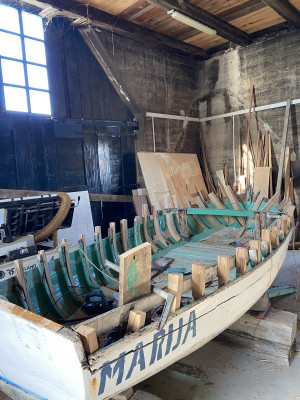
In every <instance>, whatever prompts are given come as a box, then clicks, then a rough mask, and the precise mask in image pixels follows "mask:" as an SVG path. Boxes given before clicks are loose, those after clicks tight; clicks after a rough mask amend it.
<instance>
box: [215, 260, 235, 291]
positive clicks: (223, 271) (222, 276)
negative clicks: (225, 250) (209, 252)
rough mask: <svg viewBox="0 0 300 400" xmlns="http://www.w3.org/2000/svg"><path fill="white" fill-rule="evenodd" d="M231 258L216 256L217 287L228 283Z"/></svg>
mask: <svg viewBox="0 0 300 400" xmlns="http://www.w3.org/2000/svg"><path fill="white" fill-rule="evenodd" d="M231 262H232V257H224V256H218V267H217V272H218V285H219V287H221V286H223V285H226V284H227V283H228V282H229V276H230V275H229V273H230V264H231Z"/></svg>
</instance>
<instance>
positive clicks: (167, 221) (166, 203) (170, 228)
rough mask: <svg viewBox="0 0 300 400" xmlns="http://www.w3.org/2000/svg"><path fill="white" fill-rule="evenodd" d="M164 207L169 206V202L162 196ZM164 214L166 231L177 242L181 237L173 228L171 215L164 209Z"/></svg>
mask: <svg viewBox="0 0 300 400" xmlns="http://www.w3.org/2000/svg"><path fill="white" fill-rule="evenodd" d="M164 208H169V203H168V200H167V199H166V198H164ZM164 214H165V218H166V223H167V226H168V231H169V232H170V234H171V236H172V237H173V238H174V239H175V240H176V242H179V241H180V239H181V238H180V235H179V234H178V233H177V231H176V229H175V226H174V221H173V215H172V214H171V213H166V212H165V211H164Z"/></svg>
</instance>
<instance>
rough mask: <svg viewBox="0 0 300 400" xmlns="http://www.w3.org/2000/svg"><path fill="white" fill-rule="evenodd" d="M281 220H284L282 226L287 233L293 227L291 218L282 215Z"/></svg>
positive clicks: (284, 232)
mask: <svg viewBox="0 0 300 400" xmlns="http://www.w3.org/2000/svg"><path fill="white" fill-rule="evenodd" d="M281 220H282V228H281V229H283V234H284V235H286V234H287V232H288V230H289V229H290V227H291V218H290V217H289V216H288V215H282V216H281Z"/></svg>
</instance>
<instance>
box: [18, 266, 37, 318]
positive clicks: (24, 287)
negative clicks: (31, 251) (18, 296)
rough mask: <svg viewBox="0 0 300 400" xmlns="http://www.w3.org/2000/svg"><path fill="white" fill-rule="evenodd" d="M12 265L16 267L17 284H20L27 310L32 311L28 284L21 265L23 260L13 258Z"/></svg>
mask: <svg viewBox="0 0 300 400" xmlns="http://www.w3.org/2000/svg"><path fill="white" fill-rule="evenodd" d="M14 266H15V268H16V275H17V280H18V284H19V285H20V287H21V288H22V290H23V293H24V297H25V300H26V303H27V307H28V310H29V311H32V312H35V311H34V308H33V305H32V302H31V298H30V295H29V290H28V286H27V279H26V276H25V271H24V267H23V260H15V261H14Z"/></svg>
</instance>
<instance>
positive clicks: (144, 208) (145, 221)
mask: <svg viewBox="0 0 300 400" xmlns="http://www.w3.org/2000/svg"><path fill="white" fill-rule="evenodd" d="M142 222H143V231H144V236H145V240H146V242H148V243H150V244H151V249H152V253H154V254H155V253H157V252H158V250H159V249H158V247H157V246H155V244H154V243H153V241H152V239H151V237H150V235H149V231H148V205H147V204H142Z"/></svg>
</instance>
